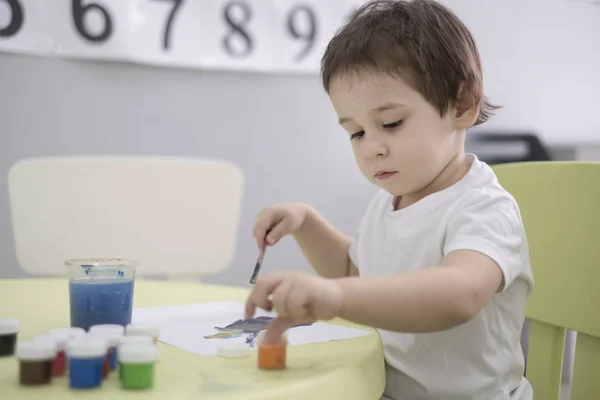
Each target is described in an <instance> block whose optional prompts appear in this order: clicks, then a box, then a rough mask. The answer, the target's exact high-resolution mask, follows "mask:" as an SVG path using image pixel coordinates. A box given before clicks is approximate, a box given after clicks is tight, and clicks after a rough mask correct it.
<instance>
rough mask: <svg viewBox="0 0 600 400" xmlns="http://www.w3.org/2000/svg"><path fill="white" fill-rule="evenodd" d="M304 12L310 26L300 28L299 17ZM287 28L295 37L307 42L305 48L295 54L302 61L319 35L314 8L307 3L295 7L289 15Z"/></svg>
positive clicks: (297, 59)
mask: <svg viewBox="0 0 600 400" xmlns="http://www.w3.org/2000/svg"><path fill="white" fill-rule="evenodd" d="M302 14H304V15H305V16H306V21H307V23H308V26H307V27H306V28H305V29H303V30H300V29H299V27H298V25H299V24H298V17H299V16H300V15H302ZM287 28H288V31H289V33H290V35H291V36H292V37H293V38H294V39H298V40H303V41H305V42H306V44H305V45H304V48H303V49H302V50H301V51H300V52H299V53H298V54H296V56H295V59H296V61H301V60H302V59H303V58H304V57H306V56H307V55H308V53H310V51H311V50H312V49H313V47H314V45H315V39H316V37H317V17H316V15H315V12H314V11H313V10H312V8H310V7H309V6H305V5H301V6H296V7H294V8H293V9H292V10H291V11H290V13H289V15H288V20H287Z"/></svg>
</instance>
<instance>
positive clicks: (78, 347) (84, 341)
mask: <svg viewBox="0 0 600 400" xmlns="http://www.w3.org/2000/svg"><path fill="white" fill-rule="evenodd" d="M106 351H107V345H106V340H104V339H103V338H101V337H93V336H83V337H80V338H77V339H73V340H71V341H70V342H69V343H68V344H67V355H68V356H69V358H98V357H106Z"/></svg>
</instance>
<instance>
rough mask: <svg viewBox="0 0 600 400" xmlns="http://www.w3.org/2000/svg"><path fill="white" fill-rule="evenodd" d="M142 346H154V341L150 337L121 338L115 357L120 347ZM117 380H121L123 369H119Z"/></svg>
mask: <svg viewBox="0 0 600 400" xmlns="http://www.w3.org/2000/svg"><path fill="white" fill-rule="evenodd" d="M136 344H137V345H142V346H148V345H152V344H154V341H153V340H152V338H151V337H150V336H141V335H140V336H123V337H122V338H121V340H120V341H119V347H118V348H117V355H118V354H119V353H120V352H121V347H122V346H127V345H136ZM119 379H123V368H120V367H119Z"/></svg>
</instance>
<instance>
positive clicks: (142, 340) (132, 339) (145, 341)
mask: <svg viewBox="0 0 600 400" xmlns="http://www.w3.org/2000/svg"><path fill="white" fill-rule="evenodd" d="M130 344H138V345H150V344H152V345H153V344H154V341H153V340H152V338H151V337H150V336H143V335H139V336H137V335H136V336H123V337H122V338H121V339H120V340H119V347H121V346H127V345H130Z"/></svg>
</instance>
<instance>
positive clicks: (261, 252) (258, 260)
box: [250, 229, 271, 284]
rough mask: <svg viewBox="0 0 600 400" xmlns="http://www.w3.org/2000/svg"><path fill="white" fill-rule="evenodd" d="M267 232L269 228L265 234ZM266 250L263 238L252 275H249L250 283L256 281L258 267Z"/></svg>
mask: <svg viewBox="0 0 600 400" xmlns="http://www.w3.org/2000/svg"><path fill="white" fill-rule="evenodd" d="M269 232H271V229H269V230H268V231H267V233H266V234H265V237H266V235H268V234H269ZM266 251H267V239H265V245H264V247H263V248H262V249H261V250H260V253H258V259H257V260H256V265H255V266H254V272H253V273H252V276H251V277H250V283H252V284H255V283H256V278H258V273H259V272H260V267H261V265H262V262H263V259H264V258H265V252H266Z"/></svg>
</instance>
